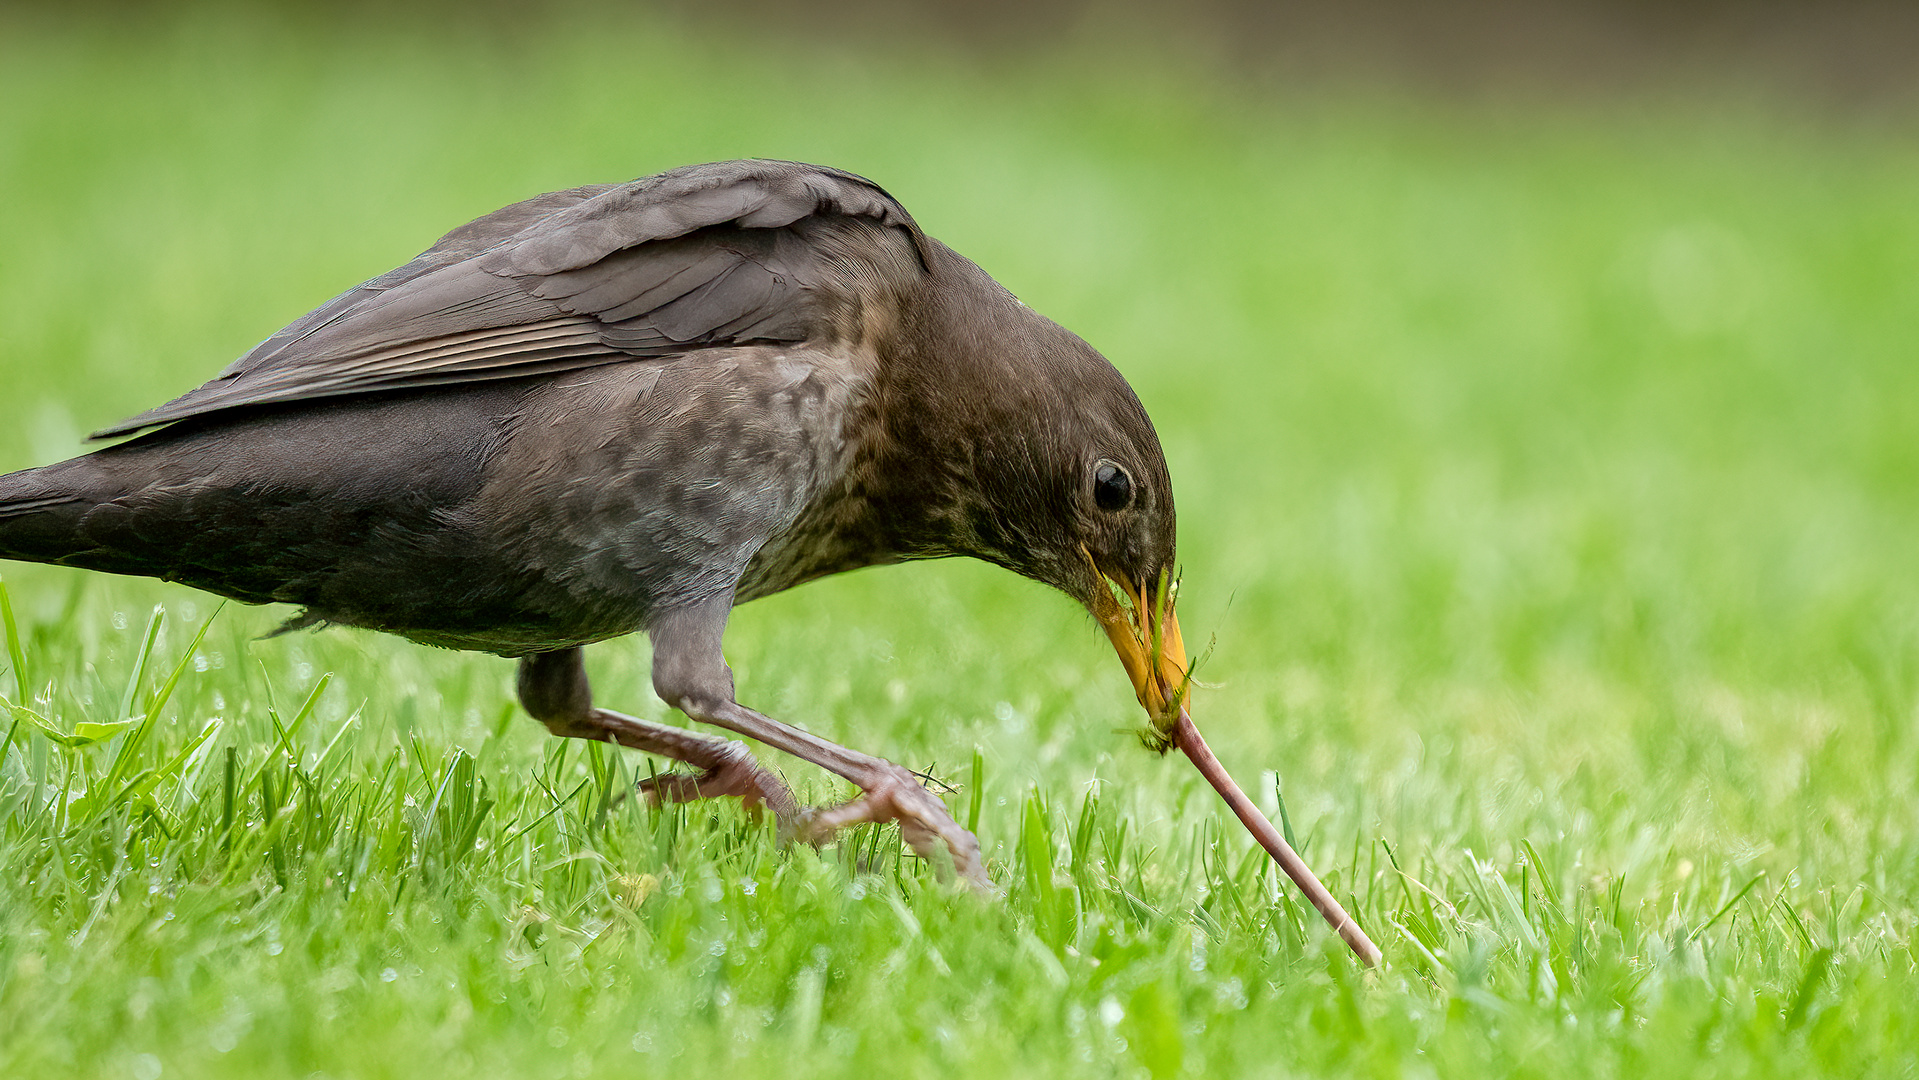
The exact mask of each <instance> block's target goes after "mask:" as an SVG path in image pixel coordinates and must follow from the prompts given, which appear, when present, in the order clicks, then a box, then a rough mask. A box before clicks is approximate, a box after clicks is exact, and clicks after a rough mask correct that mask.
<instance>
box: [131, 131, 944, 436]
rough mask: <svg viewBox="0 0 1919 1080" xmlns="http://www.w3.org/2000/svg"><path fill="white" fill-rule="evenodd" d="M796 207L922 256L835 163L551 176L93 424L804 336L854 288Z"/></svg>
mask: <svg viewBox="0 0 1919 1080" xmlns="http://www.w3.org/2000/svg"><path fill="white" fill-rule="evenodd" d="M807 219H821V220H825V219H841V220H843V221H847V222H856V223H864V224H863V228H864V231H863V232H859V242H860V243H864V244H867V245H869V246H870V247H871V248H872V249H873V255H874V257H873V259H872V262H873V264H874V265H876V266H886V267H897V266H899V265H902V260H900V259H897V258H887V257H882V256H883V255H886V254H889V253H890V254H897V251H891V252H889V251H885V250H882V249H886V248H888V246H889V245H890V246H891V247H892V248H894V249H897V248H901V247H903V248H904V249H906V250H907V251H909V252H910V253H911V256H912V257H911V259H910V260H908V262H910V265H911V266H912V267H914V268H915V270H916V271H917V270H919V269H923V265H924V264H923V253H922V250H921V247H920V244H921V239H922V238H921V236H920V233H919V231H918V226H916V225H915V224H914V223H913V220H912V218H911V217H910V216H909V215H908V214H907V213H906V211H905V210H904V209H903V208H901V207H900V205H899V204H898V203H897V202H895V201H893V199H892V197H891V196H889V195H887V194H886V192H884V191H882V190H881V189H880V188H879V187H877V186H875V185H874V184H872V183H871V182H869V181H867V180H864V179H861V178H860V177H858V176H854V175H853V174H851V173H845V172H840V171H838V170H835V169H826V168H822V167H819V166H812V165H801V164H797V163H794V162H778V161H733V162H720V163H717V164H713V165H698V166H690V167H687V168H683V169H675V170H673V171H671V172H666V173H661V174H659V175H657V176H650V177H643V178H641V179H639V180H634V181H632V182H630V183H626V184H618V185H596V186H591V187H583V188H575V189H572V190H570V191H558V192H549V193H547V194H545V195H540V196H536V197H534V198H532V199H528V200H526V201H524V202H520V203H515V204H513V205H512V206H508V207H505V208H502V209H500V210H497V211H495V212H493V213H491V214H488V215H486V216H485V217H482V218H479V219H477V220H475V221H472V222H469V223H468V224H466V225H463V226H461V227H460V228H458V229H455V230H453V231H452V232H450V233H448V234H447V235H446V236H444V237H442V238H441V239H440V241H439V242H438V243H436V244H435V245H434V246H433V247H431V248H429V249H427V251H425V252H423V253H422V254H421V255H420V256H419V257H418V258H416V259H414V260H413V261H412V262H409V263H407V264H406V265H405V266H401V267H399V268H397V269H394V270H392V271H389V272H388V273H386V274H383V275H381V276H379V277H377V278H374V279H372V280H371V281H368V282H366V283H364V284H362V285H360V286H358V287H356V288H353V289H350V290H348V291H347V292H344V293H342V294H340V295H339V296H337V297H335V298H333V299H332V300H330V301H328V302H327V303H325V304H322V305H321V306H320V307H318V308H315V309H314V310H313V311H311V312H309V313H307V314H306V315H304V316H302V317H301V318H300V319H298V320H295V321H294V322H293V323H292V324H290V325H288V326H287V327H286V328H285V329H283V330H281V331H280V332H279V333H277V334H274V335H273V336H272V337H270V338H268V339H267V340H265V341H263V342H261V343H260V344H259V345H258V346H257V347H255V348H254V349H253V350H251V351H250V352H248V353H247V354H246V355H245V356H242V357H241V358H240V359H239V360H237V361H235V362H234V363H233V364H232V365H231V366H229V367H228V368H227V369H226V370H225V371H223V372H221V373H220V375H219V376H218V377H216V378H215V379H214V380H213V381H211V382H208V383H206V384H205V385H203V386H201V387H199V388H197V389H195V390H192V391H190V392H188V393H187V394H185V395H182V396H181V397H179V398H176V399H174V400H173V401H171V402H168V403H167V404H165V405H162V406H160V407H159V408H156V409H151V410H149V411H147V412H144V413H141V414H140V415H138V416H135V417H132V418H130V419H127V420H125V421H122V422H121V423H119V424H115V425H113V426H112V427H109V428H106V429H103V430H102V431H100V432H97V433H95V435H94V437H95V438H108V437H112V436H116V435H124V434H129V433H132V432H135V431H139V430H142V429H145V428H149V427H154V426H157V425H160V424H166V423H171V422H173V421H176V420H181V419H185V418H187V417H190V416H199V415H204V414H206V413H211V412H217V411H220V410H224V409H233V408H239V407H243V406H247V405H259V404H266V403H274V402H289V401H301V400H306V399H310V398H320V397H329V396H337V395H342V394H362V393H378V392H381V391H388V390H395V389H405V388H410V387H417V386H431V385H443V384H447V383H457V382H467V381H475V380H482V379H498V378H515V377H521V376H526V375H535V374H546V373H550V372H556V371H565V370H569V369H572V368H579V367H589V366H593V365H598V364H608V363H620V362H627V361H632V360H636V359H652V360H655V361H656V362H657V361H665V360H670V359H672V358H674V357H676V356H679V355H683V354H685V353H686V352H688V351H689V350H692V349H697V348H704V347H709V346H721V345H735V344H743V343H747V342H754V341H759V342H768V341H772V342H787V341H790V342H797V341H803V340H808V339H809V338H817V337H820V336H822V335H824V334H827V333H832V332H836V330H835V328H836V327H837V326H838V325H840V324H839V323H836V322H834V320H833V319H832V318H831V313H832V311H833V310H834V309H835V307H836V305H843V304H845V303H849V302H855V300H854V298H853V297H852V296H851V293H852V290H853V288H854V285H853V283H852V282H851V281H850V280H848V273H849V271H848V269H847V260H846V251H845V250H844V247H845V245H844V243H841V244H840V246H839V247H838V248H836V249H835V250H834V251H833V252H832V253H830V254H829V253H827V252H825V251H823V250H822V249H821V247H820V245H819V244H817V243H816V242H814V240H812V239H810V238H809V233H808V231H807V230H808V229H809V228H811V227H810V226H808V227H806V228H802V227H801V225H802V223H803V222H804V221H806V220H807ZM855 231H856V232H858V230H855ZM841 239H842V241H843V240H844V237H842V238H841ZM900 284H902V285H903V284H904V283H903V282H902V283H900Z"/></svg>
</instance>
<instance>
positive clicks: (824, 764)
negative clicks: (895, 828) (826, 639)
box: [647, 594, 993, 890]
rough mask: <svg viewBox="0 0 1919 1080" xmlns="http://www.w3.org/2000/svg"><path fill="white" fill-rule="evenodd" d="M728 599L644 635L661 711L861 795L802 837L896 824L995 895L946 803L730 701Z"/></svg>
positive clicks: (666, 616) (913, 779)
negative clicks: (773, 753)
mask: <svg viewBox="0 0 1919 1080" xmlns="http://www.w3.org/2000/svg"><path fill="white" fill-rule="evenodd" d="M732 606H733V598H732V596H731V595H730V594H729V595H723V596H719V597H714V598H711V599H708V600H705V601H702V602H699V603H696V604H691V605H687V606H685V607H680V608H675V609H673V610H671V611H666V612H661V613H660V614H659V615H657V616H656V617H655V618H654V621H653V625H652V626H650V627H648V628H647V634H648V636H649V637H651V638H652V640H653V689H654V690H655V691H656V692H657V693H658V694H659V695H660V698H661V699H662V700H664V701H665V702H666V703H667V704H669V705H672V706H673V707H675V708H677V709H679V710H680V711H681V712H684V713H685V714H686V715H688V716H690V717H692V718H693V719H695V720H700V721H704V722H706V723H709V724H716V725H718V726H720V727H723V728H726V729H727V730H729V731H732V732H735V733H737V734H740V735H745V736H748V737H749V738H754V739H758V740H759V741H760V742H763V743H765V744H767V745H768V746H771V747H774V748H775V749H778V750H784V751H786V752H787V753H789V754H792V755H793V756H794V757H797V758H801V759H803V760H805V761H810V762H812V763H813V764H815V765H818V766H820V767H821V768H823V769H825V770H827V771H828V772H831V773H834V774H835V775H838V776H840V777H842V778H844V779H846V780H849V781H851V782H852V783H853V784H854V786H856V787H858V788H859V789H860V796H859V797H858V798H856V799H854V800H853V801H851V802H849V803H846V804H844V805H842V806H836V807H831V808H829V809H825V810H819V811H815V812H813V813H812V814H811V815H810V816H808V817H807V818H806V819H805V820H804V821H803V822H802V823H801V825H800V835H801V836H802V837H803V838H805V839H808V840H812V841H814V842H820V841H823V840H825V839H826V838H828V837H830V836H831V835H832V834H833V833H834V832H835V831H837V830H839V829H841V828H844V827H845V826H847V825H853V824H857V823H860V822H868V821H871V822H886V821H897V822H899V824H900V835H901V836H902V837H903V838H904V839H905V840H906V842H907V843H909V844H911V845H912V846H913V850H914V851H916V852H918V853H919V854H920V855H921V857H923V858H926V859H929V860H932V861H933V862H934V864H935V865H940V858H941V856H942V854H943V855H945V856H949V857H950V858H951V859H952V863H953V868H954V870H956V871H957V872H958V873H959V874H960V876H962V877H964V878H965V879H966V880H967V881H969V882H971V883H972V884H973V885H975V886H977V887H979V888H982V889H989V890H990V889H991V888H993V883H992V879H990V878H988V877H987V876H986V868H985V865H984V864H983V862H982V860H981V858H980V850H979V841H978V840H976V839H974V837H973V834H972V833H970V832H967V831H966V830H965V829H963V828H961V827H960V826H959V823H958V822H956V821H954V820H953V817H952V815H951V814H950V813H948V811H947V809H946V804H945V803H944V802H942V801H940V799H939V797H938V796H936V795H934V794H933V793H932V792H930V791H928V790H926V788H925V787H924V786H922V785H921V784H920V782H919V778H918V777H917V776H915V775H914V774H913V773H911V772H909V771H907V770H906V769H903V768H901V767H900V766H898V765H895V764H893V763H892V762H889V761H883V760H881V759H879V758H876V757H870V756H868V755H866V754H862V753H859V752H858V751H855V750H848V749H847V748H846V747H843V746H840V745H837V744H835V743H831V742H828V741H826V740H825V739H822V738H820V737H819V736H817V735H814V734H812V733H811V732H807V731H801V730H800V729H798V728H795V727H792V726H790V725H787V724H783V723H780V722H779V721H778V720H775V719H773V718H772V717H770V716H765V715H762V714H760V713H757V712H754V711H753V710H751V709H749V708H746V707H745V706H743V705H741V704H740V703H739V702H737V701H735V700H733V672H732V670H731V669H730V668H728V667H727V666H726V659H725V657H723V656H722V655H721V653H720V638H721V636H722V635H723V634H724V633H725V631H726V617H727V614H728V612H729V611H730V610H731V609H732Z"/></svg>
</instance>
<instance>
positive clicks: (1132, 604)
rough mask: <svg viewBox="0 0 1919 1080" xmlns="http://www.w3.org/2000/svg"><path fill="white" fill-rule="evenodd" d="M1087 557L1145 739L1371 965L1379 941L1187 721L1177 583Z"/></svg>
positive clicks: (1187, 682) (1097, 607) (1095, 607)
mask: <svg viewBox="0 0 1919 1080" xmlns="http://www.w3.org/2000/svg"><path fill="white" fill-rule="evenodd" d="M1086 560H1087V562H1089V563H1093V570H1094V572H1095V573H1096V574H1098V575H1099V578H1100V580H1103V581H1105V582H1109V583H1110V584H1111V587H1110V588H1106V589H1096V590H1094V596H1093V604H1092V611H1093V617H1094V618H1095V619H1098V620H1099V624H1100V627H1101V628H1102V629H1104V630H1105V631H1106V636H1107V637H1108V638H1110V639H1112V642H1113V648H1114V650H1116V651H1117V652H1118V653H1119V662H1120V663H1121V664H1123V665H1125V667H1126V676H1127V678H1129V679H1131V680H1132V681H1133V692H1134V693H1135V694H1137V695H1139V703H1140V704H1141V705H1143V706H1145V707H1146V714H1147V716H1148V717H1150V718H1151V720H1152V727H1151V728H1150V729H1148V730H1147V731H1146V732H1145V733H1144V734H1145V741H1146V744H1147V745H1148V746H1149V747H1151V748H1152V749H1154V750H1156V751H1158V752H1160V753H1162V754H1163V753H1165V752H1166V751H1167V750H1169V749H1172V748H1173V747H1175V746H1177V747H1178V748H1179V749H1180V751H1181V752H1182V753H1184V754H1185V755H1186V756H1187V758H1189V759H1190V760H1191V761H1192V763H1193V764H1194V766H1196V767H1197V768H1198V769H1199V771H1200V775H1202V776H1204V777H1205V778H1206V782H1207V783H1209V784H1211V785H1213V790H1215V791H1217V792H1219V796H1220V798H1222V799H1224V800H1226V805H1227V806H1229V807H1231V808H1232V810H1233V814H1234V815H1235V816H1236V817H1238V818H1239V820H1240V823H1241V824H1243V825H1245V826H1246V828H1247V831H1249V832H1251V833H1252V834H1253V838H1254V839H1255V840H1258V841H1259V844H1260V846H1261V847H1263V848H1265V849H1266V851H1267V853H1268V854H1270V855H1272V857H1273V860H1274V861H1275V862H1277V863H1279V867H1280V869H1282V870H1284V871H1285V872H1286V876H1287V877H1290V878H1292V879H1293V883H1294V884H1295V885H1297V886H1299V890H1300V891H1301V892H1303V893H1305V894H1306V899H1307V900H1309V901H1311V902H1312V905H1313V907H1314V908H1316V909H1318V911H1319V913H1320V915H1321V916H1323V917H1324V918H1325V920H1326V922H1327V924H1328V925H1330V926H1331V927H1332V928H1333V931H1334V932H1335V933H1337V934H1338V935H1339V936H1340V939H1341V940H1343V941H1345V942H1346V944H1347V945H1348V946H1349V947H1350V948H1351V949H1352V950H1353V954H1354V955H1355V956H1357V957H1359V959H1360V962H1361V963H1363V964H1365V965H1366V966H1367V967H1374V966H1376V965H1378V963H1379V959H1380V952H1379V947H1378V946H1377V945H1374V944H1373V942H1372V939H1371V938H1368V937H1367V936H1366V932H1365V931H1364V930H1362V929H1360V927H1359V924H1358V923H1356V922H1354V921H1353V918H1352V916H1350V915H1348V914H1346V909H1345V908H1343V907H1341V906H1340V903H1339V901H1338V900H1335V899H1333V894H1332V893H1330V892H1328V891H1327V890H1326V886H1324V885H1322V884H1320V881H1319V878H1318V877H1317V876H1315V875H1314V874H1313V872H1312V870H1311V868H1309V867H1308V866H1307V865H1306V863H1305V860H1303V859H1301V858H1300V857H1299V853H1298V852H1296V851H1294V850H1293V848H1292V845H1291V844H1288V843H1287V842H1286V838H1285V837H1284V836H1282V835H1280V832H1279V830H1278V829H1275V828H1274V827H1273V823H1272V822H1270V821H1268V820H1267V819H1266V815H1264V814H1262V813H1260V812H1259V808H1258V807H1256V806H1254V805H1253V801H1252V800H1251V799H1249V798H1247V797H1246V793H1245V792H1244V791H1242V790H1240V787H1239V785H1238V784H1237V783H1235V782H1234V781H1233V778H1232V777H1231V776H1230V775H1228V774H1227V772H1226V769H1225V767H1224V766H1222V765H1220V763H1219V759H1218V758H1217V757H1214V756H1213V751H1212V749H1211V748H1209V747H1208V746H1207V745H1206V740H1205V739H1203V738H1201V737H1200V734H1199V729H1198V728H1197V727H1194V726H1193V718H1192V716H1191V714H1190V713H1189V711H1188V709H1187V698H1188V697H1189V695H1190V692H1191V690H1192V686H1193V676H1192V666H1191V665H1190V664H1189V662H1188V661H1187V658H1186V644H1185V641H1184V640H1183V639H1182V638H1181V637H1180V633H1179V618H1178V617H1177V616H1176V615H1175V614H1174V613H1173V603H1174V601H1175V600H1177V599H1178V592H1179V590H1178V587H1177V585H1176V583H1174V582H1173V581H1171V580H1170V579H1169V577H1168V575H1167V573H1166V572H1165V571H1164V570H1162V571H1161V572H1160V576H1159V580H1158V581H1157V582H1155V583H1154V586H1155V587H1154V589H1153V591H1152V592H1151V593H1150V594H1149V593H1148V592H1147V590H1146V587H1145V585H1143V584H1139V583H1135V582H1132V581H1130V580H1127V579H1126V578H1125V576H1124V575H1122V574H1118V573H1109V572H1107V571H1105V570H1103V569H1102V568H1100V567H1099V565H1098V564H1097V563H1096V562H1094V560H1093V557H1092V554H1091V553H1090V552H1089V553H1087V556H1086Z"/></svg>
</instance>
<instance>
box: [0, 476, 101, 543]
mask: <svg viewBox="0 0 1919 1080" xmlns="http://www.w3.org/2000/svg"><path fill="white" fill-rule="evenodd" d="M72 464H73V463H72V462H61V463H60V464H59V465H48V466H45V467H44V468H39V469H23V470H21V471H20V472H16V473H8V474H7V475H5V476H0V559H17V560H20V561H22V562H43V563H60V562H66V561H67V560H68V559H70V558H72V557H73V556H75V555H77V554H79V553H80V552H82V551H84V550H86V549H88V548H90V547H92V546H93V545H92V544H91V543H89V542H88V540H87V539H86V537H85V535H84V534H83V532H82V531H81V529H82V522H83V521H84V519H85V517H86V515H87V512H88V511H89V510H91V509H93V508H94V507H95V506H96V505H98V500H97V499H96V498H93V497H91V495H90V494H89V493H88V492H86V491H85V490H84V489H81V488H78V487H76V486H74V485H73V484H72V483H71V482H70V481H71V480H72V479H74V478H73V477H68V476H64V475H63V474H66V473H70V472H72V471H73V470H72V469H71V468H69V467H68V466H71V465H72Z"/></svg>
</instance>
